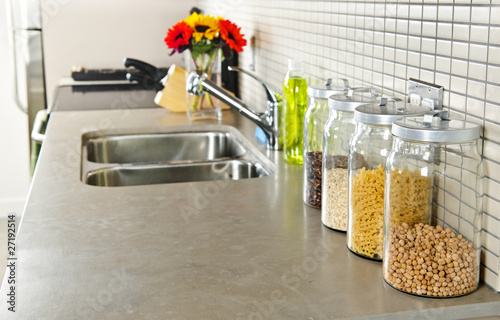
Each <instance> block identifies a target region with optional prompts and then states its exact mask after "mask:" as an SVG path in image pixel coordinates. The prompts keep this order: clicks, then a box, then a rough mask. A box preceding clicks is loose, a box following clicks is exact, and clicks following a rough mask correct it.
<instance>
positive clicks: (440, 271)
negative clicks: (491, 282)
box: [382, 111, 483, 297]
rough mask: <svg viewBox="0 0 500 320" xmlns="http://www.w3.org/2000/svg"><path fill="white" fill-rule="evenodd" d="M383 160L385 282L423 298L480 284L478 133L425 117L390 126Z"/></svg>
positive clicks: (438, 115)
mask: <svg viewBox="0 0 500 320" xmlns="http://www.w3.org/2000/svg"><path fill="white" fill-rule="evenodd" d="M392 133H393V135H394V142H393V147H392V150H391V151H390V153H389V157H388V160H387V166H386V169H387V172H386V185H385V221H384V229H385V244H384V255H383V261H384V262H383V268H382V269H383V277H384V280H385V281H386V282H387V283H388V284H389V285H391V286H392V287H394V288H396V289H398V290H400V291H403V292H407V293H410V294H415V295H420V296H427V297H456V296H460V295H464V294H467V293H470V292H472V291H474V290H475V289H476V288H477V286H478V283H479V266H480V250H481V213H482V195H483V186H482V183H483V182H482V181H483V168H482V160H481V156H480V154H479V151H478V144H479V140H480V136H479V133H480V126H479V125H477V124H474V123H470V122H465V121H460V120H449V117H448V114H447V112H444V111H440V112H430V113H428V114H426V116H424V117H411V118H405V119H400V120H397V121H395V122H394V124H393V127H392Z"/></svg>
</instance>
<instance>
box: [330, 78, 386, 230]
mask: <svg viewBox="0 0 500 320" xmlns="http://www.w3.org/2000/svg"><path fill="white" fill-rule="evenodd" d="M379 100H380V96H379V95H378V94H377V92H376V91H375V89H373V88H372V89H371V91H370V92H354V90H349V91H348V92H347V93H343V94H342V93H341V94H336V95H332V96H330V97H329V98H328V106H329V108H330V116H329V118H328V121H327V123H326V125H325V129H324V133H323V183H322V196H323V197H322V200H321V201H322V204H321V222H322V223H323V225H324V226H326V227H328V228H330V229H333V230H337V231H344V232H345V231H346V230H347V189H348V185H347V177H348V175H347V171H348V167H347V164H348V159H349V142H350V140H351V136H352V135H353V133H354V130H355V128H356V123H355V121H354V109H355V108H356V107H358V106H362V105H365V104H370V103H375V102H377V101H379Z"/></svg>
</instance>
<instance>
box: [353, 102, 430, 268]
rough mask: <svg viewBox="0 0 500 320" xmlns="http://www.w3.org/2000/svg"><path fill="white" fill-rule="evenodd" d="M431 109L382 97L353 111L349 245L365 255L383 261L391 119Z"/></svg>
mask: <svg viewBox="0 0 500 320" xmlns="http://www.w3.org/2000/svg"><path fill="white" fill-rule="evenodd" d="M428 110H429V109H428V108H425V107H421V106H417V105H413V104H410V103H405V102H403V101H402V100H401V99H396V98H390V100H389V99H388V98H381V99H380V103H374V104H368V105H364V106H360V107H357V108H356V109H355V111H354V119H355V120H356V130H355V131H354V134H353V136H352V138H351V143H350V150H349V163H348V179H349V180H348V186H349V190H348V218H347V247H348V248H349V250H351V251H352V252H354V253H356V254H358V255H360V256H362V257H365V258H370V259H374V260H382V249H383V243H384V230H383V225H384V185H385V163H386V160H387V156H388V155H389V152H390V150H391V146H392V134H391V126H392V122H393V121H394V120H396V119H399V118H402V117H408V116H417V115H423V114H424V113H425V112H426V111H428Z"/></svg>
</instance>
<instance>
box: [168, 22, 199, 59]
mask: <svg viewBox="0 0 500 320" xmlns="http://www.w3.org/2000/svg"><path fill="white" fill-rule="evenodd" d="M192 32H193V31H192V30H191V28H190V27H189V26H188V25H187V23H185V22H184V21H180V22H179V23H177V24H176V25H174V26H173V27H172V28H171V29H169V30H168V33H167V36H166V37H165V43H166V44H167V46H168V47H169V48H170V49H174V51H177V52H182V51H184V50H186V49H187V46H188V45H189V40H190V39H191V33H192ZM172 53H173V52H172Z"/></svg>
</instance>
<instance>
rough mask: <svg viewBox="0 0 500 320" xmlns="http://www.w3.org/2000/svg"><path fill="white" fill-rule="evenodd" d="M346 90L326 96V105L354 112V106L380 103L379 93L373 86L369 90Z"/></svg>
mask: <svg viewBox="0 0 500 320" xmlns="http://www.w3.org/2000/svg"><path fill="white" fill-rule="evenodd" d="M356 89H357V88H353V89H352V90H348V91H347V92H344V93H339V94H334V95H331V96H329V97H328V107H329V108H332V109H335V110H339V111H350V112H354V109H356V107H359V106H362V105H365V104H369V103H377V102H378V103H380V97H381V96H380V95H379V94H378V93H377V91H375V89H374V88H371V90H363V91H360V90H356Z"/></svg>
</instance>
